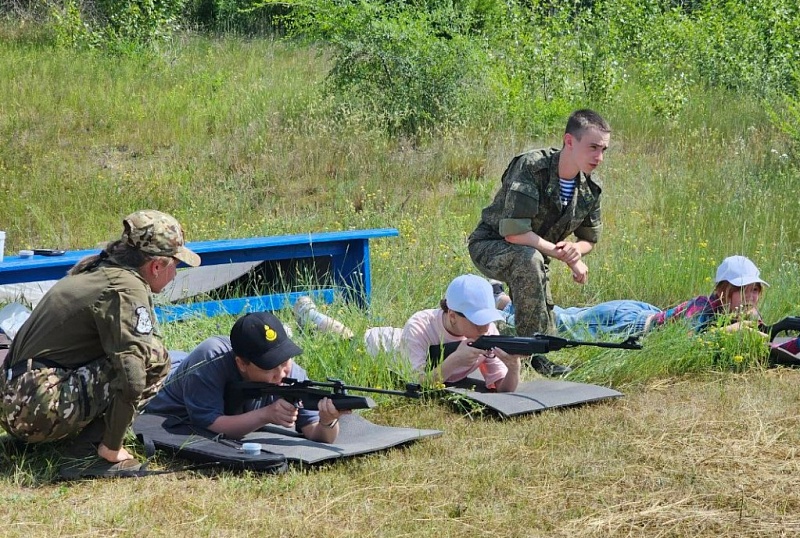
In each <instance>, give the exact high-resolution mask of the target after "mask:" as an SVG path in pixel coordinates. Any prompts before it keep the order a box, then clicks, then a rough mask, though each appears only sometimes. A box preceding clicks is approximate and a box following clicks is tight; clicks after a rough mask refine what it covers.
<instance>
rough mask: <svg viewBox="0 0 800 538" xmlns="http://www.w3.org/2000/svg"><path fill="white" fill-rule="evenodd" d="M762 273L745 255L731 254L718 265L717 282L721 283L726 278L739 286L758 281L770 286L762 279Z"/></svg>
mask: <svg viewBox="0 0 800 538" xmlns="http://www.w3.org/2000/svg"><path fill="white" fill-rule="evenodd" d="M760 275H761V271H759V270H758V267H756V264H754V263H753V262H751V261H750V260H749V259H748V258H745V257H744V256H729V257H727V258H725V259H724V260H722V263H721V264H719V267H717V278H716V280H715V283H716V284H719V283H720V282H722V281H723V280H724V281H726V282H730V283H731V284H733V285H734V286H739V287H743V286H747V285H748V284H755V283H756V282H758V283H759V284H764V285H765V286H769V284H767V283H766V282H764V281H763V280H761V277H760Z"/></svg>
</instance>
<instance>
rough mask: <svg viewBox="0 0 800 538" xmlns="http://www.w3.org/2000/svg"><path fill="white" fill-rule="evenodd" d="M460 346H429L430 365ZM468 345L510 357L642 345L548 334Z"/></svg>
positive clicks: (482, 339)
mask: <svg viewBox="0 0 800 538" xmlns="http://www.w3.org/2000/svg"><path fill="white" fill-rule="evenodd" d="M460 344H461V342H448V343H446V344H441V345H434V346H431V347H430V351H429V353H430V357H431V362H432V365H433V366H436V365H437V364H438V363H439V362H440V361H441V360H444V359H446V358H447V356H448V355H450V354H451V353H453V352H454V351H455V350H456V349H457V348H458V346H459V345H460ZM469 345H471V346H472V347H477V348H480V349H486V350H489V349H492V348H494V347H496V348H499V349H502V350H503V351H505V352H506V353H508V354H510V355H539V354H543V353H550V352H551V351H558V350H559V349H564V348H569V347H578V346H595V347H610V348H616V349H642V344H641V343H640V342H639V336H638V335H634V336H630V337H628V338H627V339H626V340H623V341H622V342H586V341H581V340H567V339H566V338H561V337H560V336H550V335H548V334H535V335H533V336H481V337H479V338H478V339H477V340H475V341H474V342H472V343H471V344H469Z"/></svg>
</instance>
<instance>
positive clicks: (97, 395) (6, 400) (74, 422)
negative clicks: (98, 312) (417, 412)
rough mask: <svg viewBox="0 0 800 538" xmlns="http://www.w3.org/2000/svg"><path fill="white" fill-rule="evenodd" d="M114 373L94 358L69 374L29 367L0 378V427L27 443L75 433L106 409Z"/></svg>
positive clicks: (101, 361)
mask: <svg viewBox="0 0 800 538" xmlns="http://www.w3.org/2000/svg"><path fill="white" fill-rule="evenodd" d="M112 375H113V369H112V366H111V362H110V361H109V360H108V359H105V358H103V359H99V360H96V361H92V362H90V363H89V364H87V365H85V366H82V367H80V368H77V369H74V370H68V369H64V368H35V369H29V370H28V371H27V372H25V373H23V374H22V375H20V376H18V377H16V378H14V379H13V380H11V381H8V380H7V379H6V377H5V375H3V378H2V379H0V397H2V402H0V426H2V427H3V428H4V429H5V430H6V431H7V432H8V433H9V434H11V435H12V436H14V437H16V438H18V439H21V440H23V441H26V442H28V443H41V442H44V441H58V440H59V439H64V438H67V437H71V436H73V435H77V434H78V433H79V432H80V431H81V430H83V428H85V427H86V425H87V424H89V423H90V422H91V421H92V420H94V419H95V418H97V417H99V416H101V415H102V414H103V413H104V412H105V410H106V408H107V407H108V404H109V401H110V398H109V394H110V386H111V376H112Z"/></svg>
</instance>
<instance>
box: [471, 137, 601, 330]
mask: <svg viewBox="0 0 800 538" xmlns="http://www.w3.org/2000/svg"><path fill="white" fill-rule="evenodd" d="M559 156H560V150H558V149H556V148H550V149H540V150H534V151H531V152H528V153H523V154H522V155H518V156H517V157H515V158H514V159H513V160H512V161H511V163H510V164H509V165H508V168H507V169H506V171H505V173H504V174H503V179H502V186H501V187H500V190H499V191H498V192H497V194H496V195H495V197H494V200H493V201H492V203H491V204H490V205H489V206H487V207H486V208H485V209H484V210H483V212H482V214H481V221H480V223H479V224H478V226H477V228H476V229H475V231H474V232H472V234H471V235H470V237H469V253H470V257H471V258H472V261H473V262H474V263H475V265H476V266H477V267H478V269H480V270H481V271H482V272H483V273H484V274H485V275H487V276H488V277H489V278H495V279H497V280H502V281H504V282H506V283H507V284H508V287H509V290H510V292H511V297H512V299H513V301H514V305H515V309H516V325H517V327H516V328H517V334H519V335H520V336H530V335H532V334H534V333H544V332H547V333H550V334H555V315H554V314H553V297H552V292H551V289H550V278H549V264H550V258H549V257H547V256H544V255H542V253H541V252H539V251H538V250H536V249H535V248H533V247H529V246H524V245H515V244H512V243H509V242H507V241H506V240H505V239H504V237H505V236H507V235H515V234H522V233H526V232H529V231H533V232H534V233H536V234H537V235H539V236H540V237H542V238H543V239H546V240H548V241H551V242H553V243H557V242H559V241H563V240H565V239H566V238H567V237H569V235H570V234H575V236H576V237H577V238H578V239H580V240H584V241H588V242H591V243H596V242H597V240H598V239H599V237H600V230H601V223H600V193H601V188H600V185H599V184H598V183H597V182H596V181H594V179H593V178H592V177H590V176H587V175H585V174H583V173H580V175H579V177H578V179H577V181H578V184H577V185H576V187H575V194H574V195H573V197H572V201H571V202H570V203H569V205H567V206H566V207H563V206H562V205H561V199H560V194H559V182H558V161H559Z"/></svg>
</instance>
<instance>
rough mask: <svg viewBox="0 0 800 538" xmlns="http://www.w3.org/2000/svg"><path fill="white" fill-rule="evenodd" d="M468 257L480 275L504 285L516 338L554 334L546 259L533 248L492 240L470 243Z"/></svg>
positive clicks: (554, 327) (551, 298)
mask: <svg viewBox="0 0 800 538" xmlns="http://www.w3.org/2000/svg"><path fill="white" fill-rule="evenodd" d="M469 255H470V257H471V258H472V262H473V263H474V264H475V266H476V267H477V268H478V269H479V270H480V271H481V272H482V273H483V274H484V275H486V276H487V277H489V278H493V279H496V280H500V281H503V282H505V283H506V284H507V285H508V289H509V292H510V293H509V294H510V296H511V300H512V301H513V302H514V311H515V323H516V329H517V335H518V336H532V335H534V334H536V333H547V334H556V316H555V313H554V312H553V295H552V293H551V291H550V259H549V258H545V257H544V256H543V255H542V253H541V252H539V251H538V250H536V249H535V248H533V247H527V246H523V245H514V244H511V243H509V242H507V241H503V240H495V239H487V240H477V241H472V242H470V244H469Z"/></svg>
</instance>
